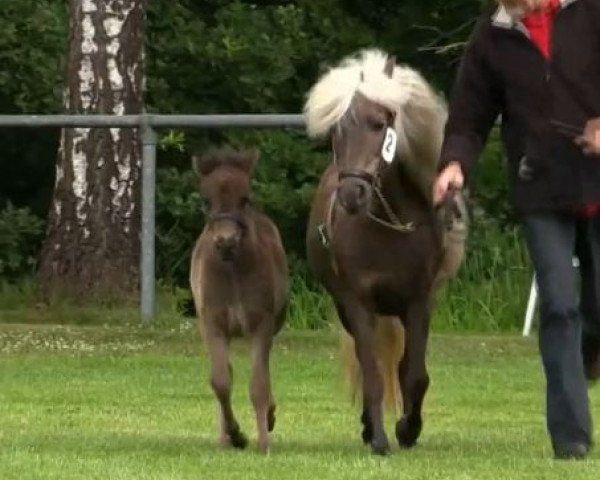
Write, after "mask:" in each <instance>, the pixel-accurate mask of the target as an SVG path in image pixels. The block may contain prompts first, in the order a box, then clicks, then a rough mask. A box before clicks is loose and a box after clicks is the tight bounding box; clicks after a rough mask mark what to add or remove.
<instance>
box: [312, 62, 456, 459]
mask: <svg viewBox="0 0 600 480" xmlns="http://www.w3.org/2000/svg"><path fill="white" fill-rule="evenodd" d="M304 113H305V118H306V122H307V130H308V133H309V135H311V136H313V137H327V138H328V139H329V141H330V142H331V147H332V151H333V152H332V153H333V162H332V163H331V164H330V165H329V166H328V168H327V169H326V171H325V172H324V174H323V176H322V177H321V181H320V183H319V186H318V189H317V192H316V196H315V198H314V201H313V204H312V208H311V213H310V218H309V224H308V230H307V254H308V260H309V263H310V265H311V268H312V270H313V272H314V273H315V275H316V276H317V278H318V279H319V280H320V281H321V282H322V284H323V285H324V286H325V288H326V289H327V291H328V292H329V293H330V294H331V296H332V298H333V301H334V304H335V307H336V310H337V313H338V316H339V318H340V320H341V323H342V325H343V326H344V328H345V330H346V331H347V332H348V333H349V334H350V335H351V336H352V337H353V339H354V344H355V354H356V358H357V359H358V362H359V364H360V369H361V371H362V389H363V412H362V415H361V421H362V424H363V431H362V438H363V441H364V442H365V443H369V444H370V445H371V448H372V450H373V452H375V453H377V454H385V453H387V452H388V451H389V442H388V438H387V436H386V433H385V431H384V427H383V412H382V399H383V396H384V381H383V379H382V375H381V372H391V375H392V376H393V377H395V378H394V380H396V382H395V384H396V387H393V385H394V382H391V381H386V382H385V385H389V386H391V387H393V388H398V387H397V385H398V381H399V385H400V386H401V389H400V390H401V396H402V404H403V416H402V417H401V419H400V420H399V421H398V422H397V424H396V437H397V440H398V442H399V444H400V446H402V447H411V446H413V445H414V444H415V443H416V441H417V438H418V436H419V434H420V432H421V429H422V418H421V409H422V404H423V398H424V396H425V393H426V391H427V388H428V385H429V376H428V373H427V369H426V365H425V355H426V345H427V338H428V332H429V323H430V305H431V298H432V295H433V292H434V291H435V289H436V288H437V286H438V285H439V284H440V283H441V282H442V280H443V279H445V278H447V277H450V276H452V275H453V274H454V273H455V271H456V270H457V269H458V266H459V265H460V263H461V259H462V253H463V250H462V246H463V241H464V233H465V228H466V224H465V223H464V218H462V212H460V213H461V214H460V215H454V216H453V217H452V218H451V220H452V222H451V225H450V229H449V230H448V231H447V232H446V231H445V228H444V227H445V225H444V223H443V222H442V221H441V220H440V217H441V215H440V212H437V211H436V209H434V207H433V205H432V200H431V185H432V182H433V178H434V176H435V172H436V168H437V161H438V157H439V151H440V148H441V142H442V137H443V128H444V124H445V120H446V108H445V104H444V102H443V101H442V99H441V98H440V97H438V96H437V95H436V94H435V93H434V92H433V91H432V89H431V88H430V87H429V86H428V84H427V83H426V82H425V81H424V80H423V78H422V77H421V76H420V75H419V74H418V73H417V72H415V71H414V70H412V69H410V68H407V67H404V66H399V65H396V64H395V59H394V58H393V57H390V56H388V55H386V54H385V53H383V52H381V51H378V50H366V51H362V52H360V53H359V54H358V55H356V56H352V57H349V58H346V59H345V60H343V61H342V62H341V64H340V65H339V66H337V67H335V68H332V69H331V70H329V71H328V72H327V73H326V74H325V75H323V76H322V78H320V79H319V80H318V82H317V83H316V84H315V85H314V86H313V87H312V89H311V90H310V92H309V94H308V99H307V101H306V104H305V108H304ZM450 205H452V206H453V207H454V202H453V201H452V200H451V199H450V201H449V202H447V206H450ZM453 210H454V208H453ZM451 213H452V212H451ZM444 217H445V218H446V216H445V215H444ZM389 322H391V323H389ZM402 327H404V334H405V342H404V355H403V352H402V347H403V342H402V341H401V335H402ZM381 332H384V333H383V334H381ZM394 337H395V338H396V339H400V341H396V340H395V339H394ZM384 344H385V345H387V347H385V345H384ZM390 345H391V347H390ZM386 348H387V349H388V350H389V348H393V349H395V350H396V354H389V352H388V354H387V355H380V354H381V353H382V352H383V351H384V350H385V349H386ZM396 393H397V392H396Z"/></svg>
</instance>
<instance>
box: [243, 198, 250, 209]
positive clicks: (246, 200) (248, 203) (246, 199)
mask: <svg viewBox="0 0 600 480" xmlns="http://www.w3.org/2000/svg"><path fill="white" fill-rule="evenodd" d="M250 203H252V202H251V200H250V197H242V199H241V200H240V205H241V207H242V208H244V207H247V206H248V205H250Z"/></svg>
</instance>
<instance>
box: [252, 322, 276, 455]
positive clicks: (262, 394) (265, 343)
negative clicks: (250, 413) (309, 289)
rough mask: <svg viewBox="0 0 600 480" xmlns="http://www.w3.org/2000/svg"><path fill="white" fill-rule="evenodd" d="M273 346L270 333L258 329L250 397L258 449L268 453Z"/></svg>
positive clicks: (272, 413)
mask: <svg viewBox="0 0 600 480" xmlns="http://www.w3.org/2000/svg"><path fill="white" fill-rule="evenodd" d="M272 344H273V335H272V332H271V331H270V330H269V329H267V328H264V329H259V331H257V332H256V333H255V334H254V336H253V338H252V380H251V384H250V397H251V399H252V404H253V405H254V411H255V413H256V426H257V430H258V448H259V450H260V451H262V452H264V453H266V452H268V451H269V432H270V431H271V430H273V427H274V426H275V402H274V400H273V393H272V391H271V376H270V372H269V357H270V354H271V346H272Z"/></svg>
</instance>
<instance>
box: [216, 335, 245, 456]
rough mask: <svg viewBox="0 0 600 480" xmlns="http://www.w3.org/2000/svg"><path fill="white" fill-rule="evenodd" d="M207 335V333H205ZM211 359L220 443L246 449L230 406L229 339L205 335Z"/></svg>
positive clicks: (243, 437)
mask: <svg viewBox="0 0 600 480" xmlns="http://www.w3.org/2000/svg"><path fill="white" fill-rule="evenodd" d="M207 333H208V332H207ZM206 340H207V342H206V343H207V346H208V350H209V354H210V359H211V369H212V372H211V386H212V388H213V391H214V392H215V395H216V397H217V399H218V401H219V406H220V410H221V435H220V443H221V445H222V446H224V447H235V448H246V446H247V445H248V439H247V438H246V436H245V435H244V434H243V433H242V432H241V430H240V426H239V424H238V422H237V420H236V419H235V415H234V413H233V408H232V406H231V384H232V371H231V365H230V364H229V339H228V338H226V337H225V336H224V335H222V334H215V333H212V334H207V338H206Z"/></svg>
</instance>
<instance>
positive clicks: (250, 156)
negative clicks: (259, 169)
mask: <svg viewBox="0 0 600 480" xmlns="http://www.w3.org/2000/svg"><path fill="white" fill-rule="evenodd" d="M259 159H260V150H259V149H258V148H252V149H250V150H248V151H247V152H246V155H245V156H244V159H243V161H242V162H241V165H240V166H241V167H242V169H243V170H244V171H245V172H246V173H248V175H252V172H254V168H255V167H256V164H257V163H258V160H259Z"/></svg>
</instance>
